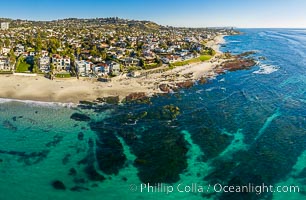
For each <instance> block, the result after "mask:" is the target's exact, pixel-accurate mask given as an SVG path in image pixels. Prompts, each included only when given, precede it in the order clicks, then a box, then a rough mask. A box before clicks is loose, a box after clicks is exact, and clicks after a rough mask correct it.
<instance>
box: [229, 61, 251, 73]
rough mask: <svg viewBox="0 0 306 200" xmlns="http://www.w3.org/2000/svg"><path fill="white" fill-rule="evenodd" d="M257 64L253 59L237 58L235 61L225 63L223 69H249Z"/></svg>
mask: <svg viewBox="0 0 306 200" xmlns="http://www.w3.org/2000/svg"><path fill="white" fill-rule="evenodd" d="M255 64H256V63H255V61H254V60H253V59H237V60H234V61H228V62H225V63H223V69H225V70H229V71H236V70H242V69H249V68H250V67H252V66H254V65H255Z"/></svg>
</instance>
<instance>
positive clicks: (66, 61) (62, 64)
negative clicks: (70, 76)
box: [52, 54, 71, 71]
mask: <svg viewBox="0 0 306 200" xmlns="http://www.w3.org/2000/svg"><path fill="white" fill-rule="evenodd" d="M52 63H53V65H54V69H55V70H57V71H63V70H66V71H69V70H70V69H71V65H70V58H69V57H62V56H60V55H58V54H54V55H53V56H52Z"/></svg>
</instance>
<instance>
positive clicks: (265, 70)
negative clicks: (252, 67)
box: [253, 63, 279, 74]
mask: <svg viewBox="0 0 306 200" xmlns="http://www.w3.org/2000/svg"><path fill="white" fill-rule="evenodd" d="M258 66H259V70H257V71H255V72H253V74H272V73H273V72H276V71H278V70H279V67H278V66H275V65H268V64H261V63H258Z"/></svg>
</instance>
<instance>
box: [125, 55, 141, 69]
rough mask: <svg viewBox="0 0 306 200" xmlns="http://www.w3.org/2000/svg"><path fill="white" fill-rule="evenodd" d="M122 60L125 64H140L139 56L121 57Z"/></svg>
mask: <svg viewBox="0 0 306 200" xmlns="http://www.w3.org/2000/svg"><path fill="white" fill-rule="evenodd" d="M121 62H122V63H123V65H125V66H128V67H129V66H138V65H139V59H137V58H132V57H127V58H124V59H121Z"/></svg>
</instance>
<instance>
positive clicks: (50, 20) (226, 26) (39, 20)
mask: <svg viewBox="0 0 306 200" xmlns="http://www.w3.org/2000/svg"><path fill="white" fill-rule="evenodd" d="M106 18H118V19H122V20H131V21H132V20H135V21H149V22H153V23H156V24H158V25H161V26H170V27H175V28H235V29H306V27H239V26H229V25H225V26H175V25H167V24H161V23H158V22H155V21H153V20H149V19H129V18H121V17H118V16H109V17H89V18H83V17H66V18H57V19H48V20H43V19H22V18H6V17H0V19H2V20H3V19H8V20H24V21H34V22H52V21H59V20H66V19H81V20H82V19H83V20H86V19H106Z"/></svg>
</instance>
